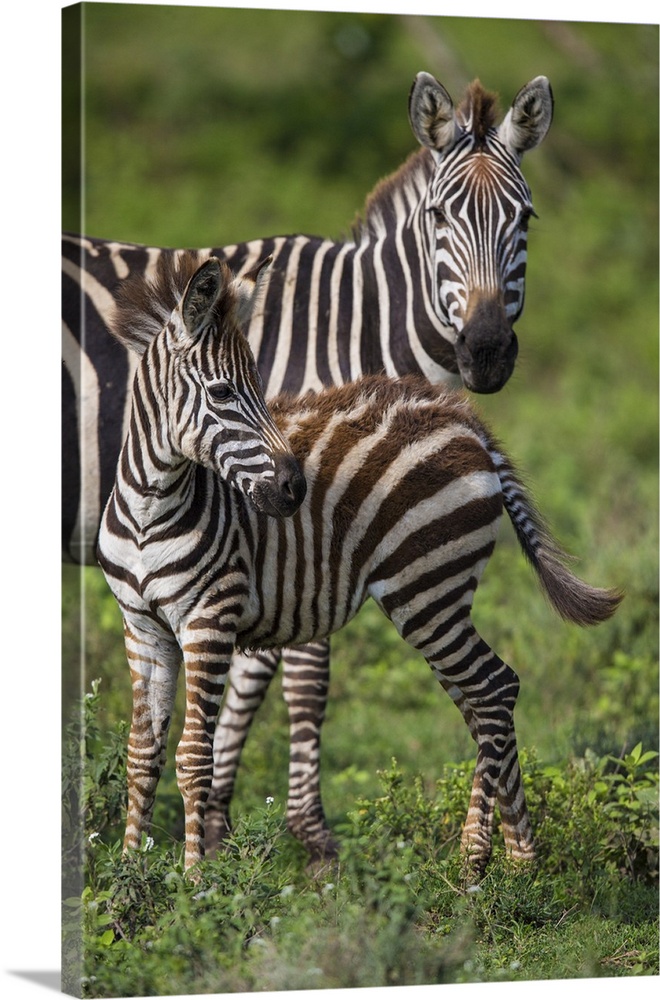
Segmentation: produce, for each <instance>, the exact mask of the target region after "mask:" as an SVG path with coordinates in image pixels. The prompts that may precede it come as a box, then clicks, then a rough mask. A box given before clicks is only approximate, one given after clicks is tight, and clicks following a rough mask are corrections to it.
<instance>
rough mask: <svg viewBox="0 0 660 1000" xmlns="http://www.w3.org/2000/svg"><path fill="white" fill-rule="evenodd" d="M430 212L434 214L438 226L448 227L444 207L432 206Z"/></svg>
mask: <svg viewBox="0 0 660 1000" xmlns="http://www.w3.org/2000/svg"><path fill="white" fill-rule="evenodd" d="M429 211H430V212H432V213H433V218H434V220H435V224H436V226H446V225H447V216H446V214H445V210H444V208H443V207H442V205H432V206H431V208H430V209H429Z"/></svg>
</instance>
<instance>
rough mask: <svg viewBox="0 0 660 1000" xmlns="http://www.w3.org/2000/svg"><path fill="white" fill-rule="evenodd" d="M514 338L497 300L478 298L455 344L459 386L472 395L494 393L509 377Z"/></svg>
mask: <svg viewBox="0 0 660 1000" xmlns="http://www.w3.org/2000/svg"><path fill="white" fill-rule="evenodd" d="M517 357H518V338H517V337H516V335H515V333H514V331H513V328H512V327H511V325H510V323H509V321H508V319H507V316H506V313H505V311H504V308H503V307H502V305H501V303H500V302H499V301H498V300H497V299H480V300H479V301H478V302H477V305H476V307H475V308H474V309H473V310H472V312H471V314H470V318H469V319H468V321H467V323H466V324H465V326H464V327H463V330H462V331H461V333H460V334H459V336H458V339H457V341H456V361H457V362H458V370H459V372H460V376H461V379H462V381H463V385H464V386H465V387H466V388H467V389H470V390H471V391H472V392H479V393H490V392H498V391H499V390H500V389H501V388H502V386H503V385H505V384H506V382H507V381H508V380H509V378H510V377H511V374H512V373H513V369H514V367H515V363H516V358H517Z"/></svg>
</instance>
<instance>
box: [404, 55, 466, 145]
mask: <svg viewBox="0 0 660 1000" xmlns="http://www.w3.org/2000/svg"><path fill="white" fill-rule="evenodd" d="M408 117H409V119H410V124H411V126H412V130H413V132H414V133H415V138H416V139H417V141H418V142H419V143H420V144H421V145H422V146H426V148H427V149H430V150H431V152H432V153H433V155H434V157H435V158H436V160H439V159H440V158H441V157H442V156H444V155H445V154H446V153H448V152H449V151H450V149H452V148H453V146H454V145H455V143H456V140H457V138H458V136H459V134H460V129H459V127H458V124H457V122H456V111H455V109H454V102H453V101H452V99H451V97H450V96H449V94H448V93H447V91H446V90H445V88H444V87H443V86H442V84H441V83H439V82H438V81H437V80H436V79H435V77H433V76H431V74H430V73H418V74H417V76H416V77H415V80H414V82H413V85H412V90H411V91H410V96H409V98H408Z"/></svg>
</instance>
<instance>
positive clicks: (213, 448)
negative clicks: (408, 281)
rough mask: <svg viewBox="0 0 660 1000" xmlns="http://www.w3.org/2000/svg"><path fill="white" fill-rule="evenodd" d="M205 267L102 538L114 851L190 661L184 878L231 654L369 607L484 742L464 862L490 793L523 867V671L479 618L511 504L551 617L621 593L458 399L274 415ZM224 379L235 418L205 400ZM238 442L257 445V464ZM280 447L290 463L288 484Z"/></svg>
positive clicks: (479, 855) (142, 795) (160, 753)
mask: <svg viewBox="0 0 660 1000" xmlns="http://www.w3.org/2000/svg"><path fill="white" fill-rule="evenodd" d="M209 272H210V273H209ZM217 275H220V276H222V272H221V270H220V265H219V264H218V263H217V262H215V261H211V262H209V263H207V264H204V265H202V266H201V268H200V269H199V271H198V272H196V274H195V275H194V276H193V278H192V279H191V280H190V284H189V285H188V286H187V291H186V293H185V296H184V299H183V304H182V306H181V308H180V309H178V310H175V312H174V314H173V320H172V321H170V322H169V323H168V325H167V326H166V327H165V328H164V330H163V331H162V333H160V334H158V335H156V337H155V338H154V342H153V344H152V346H151V347H150V348H148V349H147V360H146V361H145V362H143V363H142V364H141V365H140V367H139V369H138V376H137V378H136V381H135V389H134V401H133V413H134V415H135V419H131V421H130V425H129V434H128V438H127V441H126V444H125V445H124V448H123V451H122V459H121V461H120V464H119V469H118V473H117V479H116V484H115V487H114V489H113V492H112V494H111V498H110V500H109V502H108V506H107V508H106V512H105V515H104V518H103V522H102V527H101V533H100V540H99V558H100V562H101V565H102V567H103V569H104V572H105V573H106V576H107V578H108V582H109V584H110V587H111V589H112V590H113V592H114V594H115V596H116V597H117V600H118V602H119V605H120V607H121V609H122V612H123V616H124V622H125V635H126V648H127V655H128V660H129V664H130V667H131V676H132V681H133V695H134V712H133V722H132V727H131V735H130V740H129V755H128V782H129V810H128V817H127V827H126V839H125V843H126V846H127V847H135V846H138V845H139V843H140V838H141V835H142V834H143V833H145V832H147V830H148V825H149V821H150V816H151V809H152V805H153V800H154V796H155V790H156V785H157V782H158V778H159V775H160V773H161V771H162V767H163V762H164V755H165V748H166V739H167V730H168V727H169V720H170V718H171V714H172V703H173V698H174V689H175V684H176V677H177V673H178V669H179V659H180V657H181V655H182V656H183V661H184V665H185V674H186V718H185V722H184V728H183V734H182V737H181V740H180V742H179V745H178V748H177V754H176V760H177V780H178V784H179V788H180V790H181V793H182V796H183V800H184V808H185V818H186V858H185V864H186V867H187V868H189V867H191V866H192V865H194V864H195V863H196V862H197V861H199V860H200V859H201V858H202V857H203V856H204V849H205V819H206V817H205V811H206V801H207V798H208V794H209V791H210V788H211V781H212V772H213V738H214V729H215V723H216V715H217V712H218V708H219V705H220V700H221V697H222V694H223V690H224V686H225V681H226V677H227V674H228V671H229V666H230V662H231V656H232V653H233V651H234V649H235V648H238V649H243V650H245V649H255V648H256V649H267V648H273V647H274V648H281V647H283V646H284V647H290V646H293V645H297V644H301V643H307V644H309V643H318V642H320V641H322V640H324V639H326V638H327V636H328V635H330V634H331V633H332V632H335V631H337V630H338V629H340V628H342V627H343V626H344V625H345V624H346V623H347V622H348V621H350V620H351V618H353V617H354V615H355V614H356V613H357V611H358V610H359V608H360V607H361V605H362V604H363V603H364V601H365V600H366V599H367V598H368V597H371V598H372V599H373V600H375V601H376V603H377V604H378V605H379V607H380V608H381V609H382V611H383V612H384V613H385V614H386V615H387V617H388V618H390V620H391V621H392V622H393V623H394V625H395V626H396V628H397V630H398V632H399V634H400V635H401V636H402V637H403V638H404V639H405V640H406V641H407V642H408V643H410V645H411V646H413V647H414V648H415V649H417V650H419V651H420V652H421V653H422V654H423V655H424V656H425V658H426V659H427V661H428V663H429V665H430V667H431V668H432V670H433V671H434V673H435V675H436V677H437V678H438V680H439V681H440V683H441V684H442V685H443V687H444V688H445V689H446V690H447V691H448V693H449V694H450V696H451V697H452V698H453V699H454V701H455V702H456V703H457V704H458V706H459V708H460V709H461V711H462V713H463V715H464V717H465V719H466V722H467V724H468V725H469V727H470V730H471V732H472V735H473V736H474V738H475V740H476V743H477V765H476V769H475V775H474V783H473V790H472V796H471V801H470V807H469V810H468V815H467V819H466V823H465V827H464V830H463V838H462V848H463V851H464V853H465V855H466V856H467V858H468V861H469V863H470V867H471V869H472V870H473V871H476V872H478V873H479V872H482V871H483V869H484V867H485V865H486V864H487V862H488V859H489V857H490V853H491V845H492V821H493V812H494V809H495V805H496V803H498V804H499V808H500V812H501V816H502V825H503V830H504V836H505V841H506V846H507V849H508V851H509V853H510V855H511V856H512V857H513V858H514V859H515V860H518V861H527V860H530V859H531V858H532V857H533V856H534V845H533V838H532V832H531V826H530V823H529V817H528V814H527V809H526V806H525V800H524V795H523V790H522V783H521V780H520V770H519V765H518V755H517V749H516V740H515V732H514V726H513V709H514V705H515V702H516V698H517V694H518V686H519V685H518V678H517V677H516V674H515V673H514V671H513V670H512V669H511V667H510V666H508V665H507V664H506V663H504V662H503V661H502V660H501V659H500V658H499V657H498V656H497V654H496V653H494V652H493V650H491V649H490V647H489V646H488V644H487V643H486V642H485V641H484V640H483V639H482V638H481V637H480V636H479V635H478V633H477V632H476V630H475V628H474V625H473V624H472V621H471V617H470V613H471V606H472V602H473V598H474V593H475V591H476V588H477V585H478V582H479V579H480V576H481V574H482V572H483V569H484V567H485V565H486V563H487V560H488V558H489V557H490V555H491V553H492V551H493V548H494V546H495V539H496V535H497V529H498V524H499V521H500V517H501V513H502V510H503V508H505V509H507V510H509V507H511V513H512V517H513V521H514V525H515V527H516V531H517V532H518V534H519V536H520V538H521V541H522V543H523V546H524V548H525V551H526V553H527V555H528V556H529V559H530V562H531V564H532V566H533V567H534V568H535V569H536V571H537V574H538V576H539V579H540V581H541V583H542V584H543V586H544V587H545V589H546V592H547V594H548V596H549V598H550V600H551V601H552V602H553V604H554V605H555V607H556V608H557V610H558V611H559V613H560V614H562V615H563V616H564V617H566V618H568V619H569V620H571V621H575V622H579V623H580V624H595V623H597V622H599V621H602V620H604V619H605V618H607V617H608V616H609V615H611V614H612V613H613V611H614V610H615V608H616V605H617V603H618V600H619V597H618V595H617V594H615V593H613V592H609V591H604V590H598V589H596V588H593V587H590V586H588V585H587V584H584V583H582V582H581V581H579V580H578V579H577V578H576V577H575V576H573V574H571V573H570V572H569V571H568V570H567V569H566V568H565V566H564V559H565V557H564V556H563V554H562V553H561V550H560V549H559V548H558V547H557V545H556V543H555V542H554V541H553V540H552V538H551V537H550V535H549V534H548V532H547V529H546V528H545V527H544V525H543V522H542V520H541V518H540V516H539V515H538V513H537V511H536V510H535V508H534V506H533V504H532V502H531V500H530V498H529V496H528V494H527V491H526V489H525V487H524V485H523V484H522V481H521V480H520V477H519V476H518V475H517V474H516V472H515V471H514V469H513V467H512V465H511V463H510V462H509V460H508V459H507V458H506V457H505V456H504V454H503V452H502V450H501V448H499V446H498V445H497V444H496V442H495V441H494V440H493V438H492V436H491V435H490V433H489V431H488V430H487V429H486V428H485V427H484V425H483V424H482V423H481V421H480V420H478V419H477V417H476V416H475V414H474V413H473V412H472V410H471V409H470V407H469V405H468V404H467V400H466V398H465V397H464V396H462V395H458V394H456V393H452V392H449V391H447V390H443V389H440V388H438V387H433V386H431V385H429V383H428V382H427V381H426V380H424V379H422V378H421V377H419V376H417V377H412V376H409V377H407V378H405V379H400V380H393V379H389V378H388V377H387V376H384V375H380V376H378V375H376V376H370V377H365V378H363V379H360V380H358V381H356V382H353V383H349V384H347V385H344V386H341V387H335V388H332V389H327V390H323V391H321V392H319V393H317V394H315V393H307V394H305V395H304V396H303V397H299V398H298V397H293V396H291V395H286V396H283V397H279V398H277V399H275V400H273V402H272V405H271V409H272V414H273V418H274V423H272V422H270V421H269V418H268V416H267V411H266V410H265V407H264V405H263V400H259V399H258V396H259V392H258V388H259V386H258V380H257V379H256V377H255V376H256V372H255V370H254V366H253V365H252V366H251V365H250V362H249V358H248V346H247V341H243V344H242V345H241V344H240V337H239V336H238V329H237V328H235V326H234V323H233V315H234V312H235V304H234V301H233V297H232V296H228V297H221V296H219V295H216V294H215V292H214V291H213V284H212V283H213V281H217V280H218V279H217ZM229 287H230V290H231V287H232V286H231V285H230V286H229ZM191 289H192V290H191ZM191 300H192V301H191ZM211 300H212V304H211V305H209V302H211ZM133 305H134V306H135V300H133ZM223 310H227V311H228V316H229V326H230V329H229V331H227V325H228V323H227V319H226V318H223V315H222V313H223ZM132 315H133V316H134V315H135V311H134V310H133V313H132ZM227 340H229V343H230V345H231V351H230V352H228V351H227V349H226V347H224V346H223V345H224V344H225V343H226V342H227ZM200 373H201V374H200ZM227 385H229V386H230V387H231V393H232V395H231V397H230V400H231V402H230V403H228V404H227V407H228V409H227V410H225V408H224V407H225V394H224V392H223V393H218V392H217V390H218V387H222V386H224V387H226V386H227ZM209 400H210V403H209ZM216 403H218V406H216ZM143 414H144V418H143V416H142V415H143ZM281 435H283V436H284V438H285V439H286V440H288V442H289V445H290V448H291V451H292V453H293V456H294V458H291V456H290V454H289V455H286V454H285V446H284V443H283V440H282V436H281ZM278 448H279V450H278ZM241 449H247V452H248V454H249V456H250V458H252V456H253V455H254V454H255V453H257V452H258V454H259V462H258V463H256V464H254V465H250V469H251V470H252V471H249V470H248V467H246V466H245V465H244V463H242V462H241V457H240V452H241ZM278 454H279V455H280V456H281V455H283V454H285V457H287V458H288V461H287V462H286V465H285V467H284V470H285V476H284V477H283V476H282V475H279V474H278V470H277V457H278ZM237 462H238V463H239V464H240V465H241V473H242V474H241V475H239V476H237V475H236V464H237ZM196 463H202V464H203V466H204V467H203V468H201V467H200V465H198V464H196ZM297 463H299V467H300V469H302V472H303V473H304V480H303V478H302V476H301V475H300V471H299V469H298V465H297ZM243 474H245V475H243ZM264 476H266V478H267V487H268V489H269V490H270V493H269V494H268V497H267V500H266V502H264V497H263V496H262V494H261V493H260V492H258V490H259V488H262V489H263V488H264ZM250 480H252V485H250ZM303 482H304V483H306V495H305V491H304V489H303V488H302V485H301V484H302V483H303ZM295 483H297V486H295V487H294V484H295ZM294 494H295V495H294ZM269 513H270V514H276V515H277V514H279V515H284V514H286V515H288V516H287V518H286V519H284V518H282V517H280V518H279V519H277V518H275V517H268V516H266V515H267V514H269ZM290 680H291V678H287V682H290ZM220 725H222V720H221V721H220ZM305 804H306V803H303V804H302V805H303V806H304V805H305ZM310 804H313V803H310ZM302 833H303V834H308V833H309V830H308V829H306V830H303V831H302ZM324 853H327V852H324Z"/></svg>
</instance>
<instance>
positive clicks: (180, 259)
mask: <svg viewBox="0 0 660 1000" xmlns="http://www.w3.org/2000/svg"><path fill="white" fill-rule="evenodd" d="M207 257H208V253H200V251H198V250H182V251H174V252H172V253H168V252H163V253H161V254H160V256H159V257H158V262H157V264H156V268H155V271H154V272H153V274H151V275H144V274H135V275H132V276H130V277H129V278H127V279H126V281H125V282H124V283H123V284H122V285H121V287H120V290H119V292H118V294H117V300H116V303H115V309H114V315H113V317H112V322H111V324H110V329H111V332H112V334H113V335H114V337H115V338H116V339H117V340H118V341H119V342H120V343H121V344H123V345H124V347H126V348H128V349H129V350H131V351H133V352H134V353H136V354H142V353H143V352H144V351H145V350H146V348H147V347H148V346H149V344H150V343H151V341H152V340H153V338H154V337H155V336H156V334H158V333H160V331H161V330H162V329H163V327H164V326H165V324H166V323H167V321H168V319H169V318H170V315H171V314H172V310H173V309H174V308H175V306H176V305H177V304H178V302H179V301H180V299H181V296H182V295H183V292H184V291H185V288H186V285H187V284H188V282H189V281H190V279H191V278H192V276H193V274H194V273H195V271H196V270H197V268H198V267H199V265H200V264H201V263H202V262H203V261H204V260H205V259H206V258H207Z"/></svg>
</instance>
